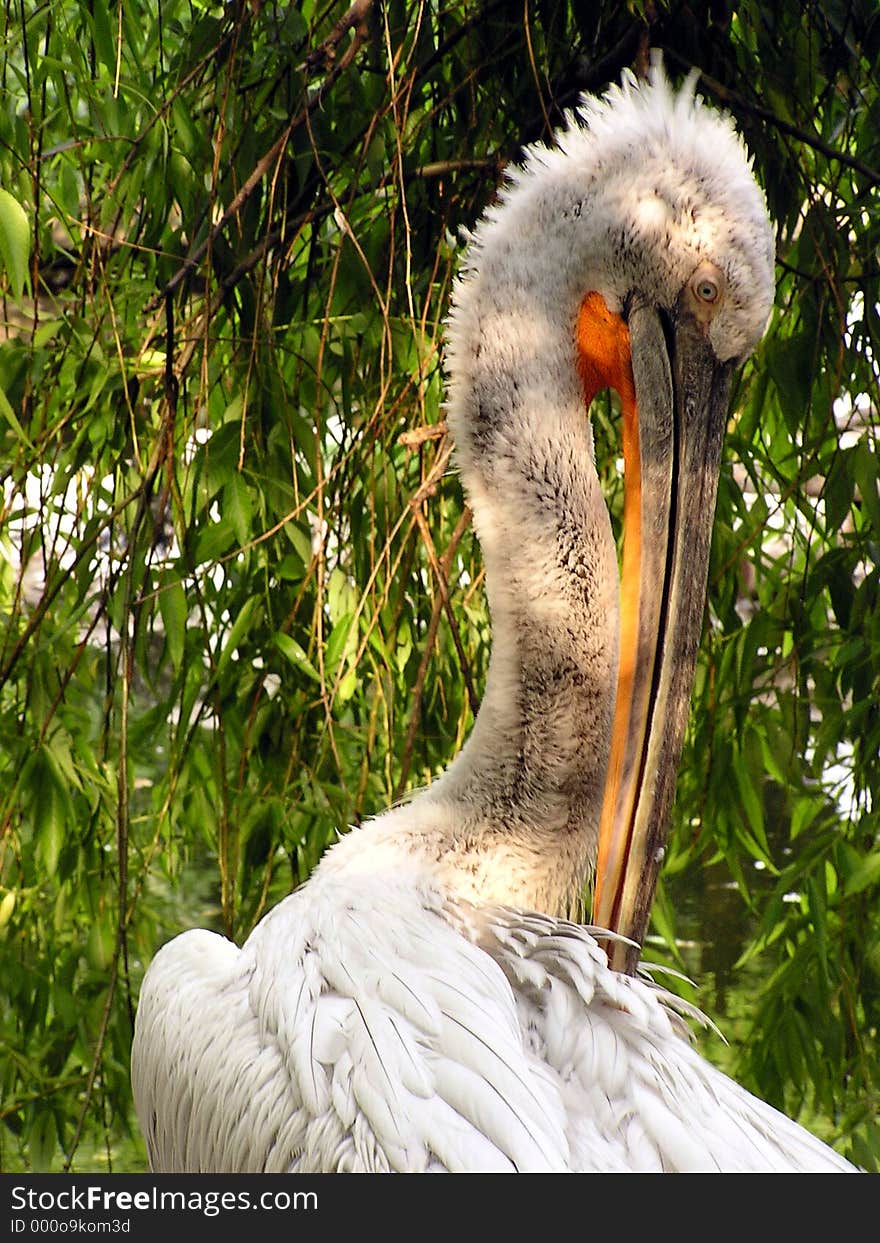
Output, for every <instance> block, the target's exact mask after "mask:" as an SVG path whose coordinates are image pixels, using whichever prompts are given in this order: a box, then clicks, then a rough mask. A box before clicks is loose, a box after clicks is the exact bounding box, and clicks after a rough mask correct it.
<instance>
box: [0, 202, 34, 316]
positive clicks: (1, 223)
mask: <svg viewBox="0 0 880 1243" xmlns="http://www.w3.org/2000/svg"><path fill="white" fill-rule="evenodd" d="M30 253H31V231H30V227H29V225H28V218H27V216H26V215H25V212H24V209H23V208H22V206H21V204H20V203H19V201H18V199H16V198H13V196H12V195H11V194H10V193H9V191H8V190H0V258H2V260H3V264H4V266H5V268H6V273H7V275H8V277H9V287H10V289H11V290H12V296H13V298H15V300H16V301H19V300H20V299H21V296H22V293H23V292H24V289H25V286H27V288H28V289H30V277H29V274H28V260H29V259H30Z"/></svg>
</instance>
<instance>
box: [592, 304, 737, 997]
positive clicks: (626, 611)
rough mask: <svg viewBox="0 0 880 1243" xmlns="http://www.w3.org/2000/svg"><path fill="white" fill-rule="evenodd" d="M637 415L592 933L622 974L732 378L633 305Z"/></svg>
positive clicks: (654, 859)
mask: <svg viewBox="0 0 880 1243" xmlns="http://www.w3.org/2000/svg"><path fill="white" fill-rule="evenodd" d="M628 325H629V336H630V348H631V358H632V371H633V380H634V388H635V402H634V403H629V408H627V406H626V405H625V406H624V465H625V475H626V479H625V498H626V499H625V504H624V551H623V568H622V573H621V631H620V663H619V673H618V687H617V701H616V705H615V714H614V730H613V735H612V744H611V758H610V761H609V768H608V780H607V784H606V790H605V799H604V804H603V809H602V821H601V827H600V835H599V854H598V860H597V868H596V883H595V890H594V897H593V923H594V924H595V925H596V926H597V927H601V928H607V929H609V931H612V932H615V933H618V934H621V935H622V936H623V937H625V938H627V939H628V940H629V941H632V942H635V944H634V945H627V944H626V943H624V942H620V941H614V942H611V943H610V945H609V946H608V953H609V960H610V962H611V965H612V966H613V967H615V968H616V969H618V970H624V971H627V972H629V973H633V972H634V971H635V970H636V967H637V965H638V957H639V947H640V946H641V944H642V942H643V940H644V936H645V931H646V929H647V925H648V919H649V916H650V911H651V903H652V901H653V897H654V890H655V887H656V884H657V876H658V873H659V870H660V864H661V862H662V858H663V852H664V847H665V843H666V837H667V832H668V822H669V813H670V809H671V806H672V800H673V796H674V794H675V782H676V775H677V772H678V764H679V760H680V758H681V750H682V746H683V743H684V733H685V727H686V725H687V718H688V708H689V703H690V694H691V687H692V685H693V677H694V669H695V666H696V659H697V648H698V645H699V640H700V632H701V629H702V621H703V609H704V605H705V599H706V576H707V570H708V560H709V545H710V542H711V536H712V523H713V519H714V514H715V496H716V491H717V486H718V471H719V462H720V457H721V444H722V439H723V436H724V428H725V423H726V415H727V402H728V394H729V388H730V373H731V369H732V368H731V366H730V365H729V364H726V365H723V364H720V363H719V362H718V360H717V359H716V357H715V354H714V351H713V350H712V347H711V346H710V344H709V342H708V339H707V337H706V335H705V332H704V330H703V328H702V327H701V326H700V325H699V324H698V323H697V321H696V320H695V319H693V317H691V316H690V315H689V314H687V313H686V312H684V311H683V310H682V309H679V310H678V311H677V312H676V313H674V315H673V317H672V320H671V322H670V321H669V320H666V321H664V320H663V319H661V317H660V315H659V314H658V312H657V311H656V310H655V309H654V308H652V307H650V306H648V305H646V304H645V302H644V300H639V299H634V301H633V304H632V306H631V309H630V312H629V317H628Z"/></svg>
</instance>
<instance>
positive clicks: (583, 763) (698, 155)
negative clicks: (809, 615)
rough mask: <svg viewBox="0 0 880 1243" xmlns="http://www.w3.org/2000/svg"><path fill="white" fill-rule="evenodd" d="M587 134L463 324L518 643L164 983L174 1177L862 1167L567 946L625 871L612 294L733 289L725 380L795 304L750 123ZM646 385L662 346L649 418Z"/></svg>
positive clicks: (155, 1136) (465, 294) (479, 516)
mask: <svg viewBox="0 0 880 1243" xmlns="http://www.w3.org/2000/svg"><path fill="white" fill-rule="evenodd" d="M581 119H582V122H583V123H585V126H586V127H585V126H584V124H582V123H580V122H578V121H575V122H573V124H572V127H571V128H570V129H569V131H568V132H567V133H566V134H565V135H563V136H562V137H561V139H560V143H559V146H558V148H556V149H553V150H549V149H546V148H543V147H541V148H536V149H534V150H533V151H532V152H531V153H530V155H529V157H528V160H527V163H526V165H525V167H524V169H523V170H521V171H519V172H517V173H516V174H515V175H514V177H513V179H512V181H511V184H510V186H509V187H508V189H507V191H506V192H505V195H504V197H503V199H502V201H501V202H500V204H499V205H498V206H497V207H496V208H494V209H493V210H492V211H491V212H490V213H489V214H488V216H487V219H486V221H485V222H484V223H483V224H482V225H481V226H480V229H479V230H478V233H477V236H476V238H475V239H474V242H473V245H472V248H471V255H470V261H469V270H468V272H467V273H466V275H465V276H464V278H463V280H462V282H461V283H460V285H459V288H458V290H457V292H456V298H455V309H454V311H453V317H452V322H451V325H450V332H449V370H450V408H449V419H450V423H451V425H452V427H453V430H454V432H455V435H456V441H457V446H458V453H459V464H460V468H461V472H462V476H463V479H464V481H465V485H466V488H467V491H468V495H469V499H470V502H471V505H472V507H473V509H474V515H475V522H476V525H477V530H478V533H479V536H480V539H481V543H482V546H483V551H484V556H485V562H486V569H487V583H488V590H489V598H490V604H491V608H492V615H493V627H494V644H493V652H492V659H491V664H490V671H489V679H488V683H487V688H486V693H485V698H484V702H483V706H482V708H481V711H480V714H479V717H478V720H477V722H476V723H475V726H474V730H473V732H472V734H471V737H470V739H469V740H468V743H467V744H466V746H465V747H464V749H463V751H462V752H461V754H460V755H459V756H458V757H457V758H456V760H455V761H454V763H453V764H452V765H451V766H450V768H449V769H448V770H447V772H446V773H445V774H444V775H443V777H442V778H441V779H440V780H439V781H437V782H436V783H435V784H434V785H433V786H432V787H431V788H430V789H428V790H425V791H423V792H422V793H421V794H419V795H418V796H416V797H415V798H414V799H413V800H412V801H411V802H410V803H408V804H407V805H405V806H402V807H398V808H396V809H394V810H392V811H389V812H387V813H385V814H384V815H383V816H380V817H378V818H377V819H375V820H373V821H371V822H369V823H368V824H366V825H364V826H363V827H362V828H360V829H357V830H353V831H352V832H351V833H349V834H348V835H346V836H345V837H344V838H343V839H342V840H341V841H340V842H339V843H338V844H337V845H336V846H334V847H333V848H332V849H331V850H330V851H329V852H328V853H327V855H326V856H325V857H324V859H323V860H322V861H321V863H320V864H319V866H318V868H317V869H316V871H315V873H314V874H313V876H312V877H311V879H310V880H309V881H308V883H307V884H306V885H305V886H303V887H302V888H301V889H300V890H298V891H297V892H296V893H294V894H292V895H291V896H290V897H288V898H286V899H285V900H284V901H283V902H282V903H280V904H279V906H278V907H276V908H275V910H273V911H272V912H271V913H270V914H269V915H268V916H267V917H266V918H265V919H263V921H262V922H261V923H260V924H259V926H258V927H257V928H256V929H255V930H254V932H253V933H252V934H251V936H250V937H249V938H248V940H247V941H246V943H245V944H244V946H243V947H242V948H241V949H238V948H236V947H235V946H234V945H232V944H231V943H230V942H228V941H226V940H224V939H223V938H222V937H219V936H216V935H214V934H212V933H209V932H204V931H195V932H187V933H184V934H183V935H182V936H180V937H178V938H177V939H176V940H174V941H172V942H171V943H170V944H168V945H166V946H165V947H164V948H163V949H162V950H161V951H160V952H159V954H158V955H157V956H156V958H155V960H154V962H153V963H152V965H151V967H150V969H149V971H148V972H147V975H146V978H145V980H144V984H143V988H142V991H141V998H140V1005H139V1010H138V1018H137V1027H136V1033H135V1042H134V1049H133V1054H132V1079H133V1086H134V1094H135V1103H136V1107H137V1112H138V1116H139V1118H140V1121H141V1126H142V1128H143V1131H144V1134H145V1136H146V1140H147V1147H148V1151H149V1155H150V1162H151V1166H152V1168H153V1169H154V1170H163V1171H239V1172H259V1171H266V1172H269V1171H291V1172H295V1171H298V1172H316V1171H359V1170H360V1171H386V1170H390V1171H414V1172H415V1171H429V1170H449V1171H474V1170H480V1171H521V1172H526V1171H563V1170H572V1171H627V1170H729V1171H734V1170H811V1171H812V1170H815V1171H819V1170H829V1171H833V1170H845V1169H851V1168H852V1167H851V1166H849V1165H848V1164H847V1162H845V1161H844V1160H843V1159H842V1158H840V1157H838V1156H837V1155H836V1154H835V1153H833V1152H832V1151H831V1150H830V1149H829V1148H827V1147H826V1146H825V1145H823V1144H821V1143H820V1142H819V1141H818V1140H816V1139H814V1138H813V1137H812V1136H810V1135H809V1134H808V1133H807V1132H806V1131H804V1130H803V1129H802V1128H801V1127H799V1126H797V1125H796V1124H795V1123H793V1122H791V1121H790V1120H789V1119H787V1118H785V1117H784V1116H783V1115H781V1114H779V1113H778V1112H776V1111H775V1110H773V1109H771V1108H770V1107H769V1106H767V1105H765V1104H764V1103H762V1102H761V1101H758V1100H757V1099H756V1098H754V1097H753V1096H751V1095H750V1094H749V1093H747V1092H745V1091H744V1090H743V1089H742V1088H740V1087H739V1086H738V1085H736V1084H735V1083H734V1082H733V1081H731V1080H730V1079H728V1078H727V1077H725V1076H724V1075H722V1074H720V1073H719V1072H718V1071H717V1070H715V1069H714V1068H713V1067H712V1066H711V1065H709V1064H708V1063H707V1062H706V1061H705V1060H704V1059H702V1058H701V1057H700V1056H699V1055H698V1054H697V1053H696V1052H695V1051H694V1049H693V1047H692V1046H691V1044H690V1042H689V1040H688V1035H687V1030H686V1027H685V1024H684V1021H683V1019H682V1018H681V1017H680V1015H679V1013H677V1011H676V1005H677V1004H678V1003H676V1001H675V999H673V998H671V997H669V996H668V995H666V994H664V993H662V992H661V991H660V990H659V989H657V988H655V987H654V986H653V985H651V984H650V983H648V982H646V981H645V980H640V979H634V978H630V977H628V976H624V975H620V974H618V973H616V972H614V971H611V970H610V968H609V967H608V965H607V962H606V958H605V953H604V952H603V950H602V949H601V948H600V947H599V945H598V944H597V942H596V940H595V939H594V937H593V935H592V930H590V929H587V928H583V927H579V926H576V925H575V924H572V923H570V922H568V921H567V920H566V919H564V918H562V915H563V914H564V913H565V912H566V911H568V910H570V909H572V906H573V902H574V901H575V900H576V899H577V897H578V895H579V893H580V892H581V890H582V886H583V885H584V883H585V881H586V880H587V878H588V876H589V874H590V871H591V869H592V867H593V862H594V859H595V854H596V848H597V838H598V833H599V819H600V809H601V806H602V792H603V787H604V784H605V778H606V771H607V768H608V755H609V745H610V743H609V738H610V734H611V723H612V717H613V714H614V703H615V687H616V684H617V667H618V629H619V605H618V579H617V565H616V558H615V552H614V544H613V540H612V538H611V531H610V524H609V519H608V514H607V511H606V509H605V506H604V503H603V501H602V497H601V495H600V492H599V486H598V478H597V475H596V470H595V465H594V463H593V457H592V437H591V433H590V427H589V422H588V420H587V419H586V417H585V414H584V390H585V384H584V381H583V378H582V374H581V373H579V370H578V358H577V351H576V348H575V336H576V324H577V322H578V315H579V308H580V307H581V305H582V302H583V299H584V295H585V294H586V293H588V292H590V291H595V292H596V293H598V294H599V295H601V298H602V299H603V301H604V304H605V306H606V307H607V308H608V309H609V311H610V312H611V314H612V315H616V316H623V317H626V316H628V315H630V309H631V308H632V307H633V306H636V305H638V306H641V305H646V306H651V307H654V306H656V307H657V308H660V310H659V312H658V313H660V314H662V315H663V316H668V317H669V321H668V322H669V323H671V324H672V325H673V327H674V326H675V324H676V323H677V321H678V319H681V320H682V321H685V320H687V321H688V322H691V320H692V319H693V316H691V315H690V311H689V310H688V308H689V307H690V302H689V301H687V299H686V300H685V302H682V298H683V297H684V294H683V291H687V290H688V289H689V288H690V286H689V282H691V284H692V283H693V273H694V272H695V271H699V272H702V271H703V270H704V266H705V265H706V264H711V265H712V266H711V271H712V272H713V273H716V274H720V275H717V280H718V281H720V282H722V284H723V297H720V298H719V299H718V300H717V301H718V305H717V306H716V305H714V303H715V301H716V299H715V298H712V299H711V302H712V304H713V305H711V307H710V308H709V309H708V310H707V309H706V308H705V307H703V306H697V312H696V315H697V320H698V322H699V323H700V324H701V325H702V327H701V328H700V335H701V338H705V339H706V340H707V341H708V342H709V345H710V346H711V350H712V354H713V357H714V358H715V359H717V360H718V362H719V366H722V365H727V364H728V363H730V362H731V361H732V360H735V359H736V360H738V359H741V358H742V357H744V356H745V355H746V354H747V353H748V352H749V350H750V349H751V348H752V347H753V345H754V343H755V341H756V340H757V338H758V337H759V335H760V333H761V331H762V330H763V327H764V324H765V323H766V319H767V316H768V313H769V308H770V305H771V301H772V257H773V251H772V239H771V235H770V231H769V227H768V224H767V220H766V212H765V208H764V204H763V200H762V197H761V195H760V192H759V191H758V189H757V187H756V186H755V184H754V182H753V180H752V177H751V174H750V171H749V167H748V163H747V160H746V157H745V155H744V152H743V149H742V146H741V144H740V142H739V140H738V139H737V138H736V136H735V134H734V132H733V130H732V128H731V126H730V124H729V122H727V121H726V120H724V119H723V118H719V117H718V116H716V115H715V114H713V113H711V112H709V111H708V110H706V109H705V108H703V107H702V106H701V105H700V103H699V102H698V101H695V100H694V98H693V93H692V90H687V89H686V90H685V91H684V92H682V93H681V94H679V95H678V96H677V97H675V96H673V94H672V92H671V91H670V88H669V86H668V84H667V83H666V81H665V79H664V78H663V76H662V73H661V72H660V71H659V69H655V71H654V74H653V76H652V80H651V82H650V84H644V85H642V86H636V84H635V83H634V82H628V83H627V84H625V86H624V88H623V89H621V90H613V91H611V92H610V93H609V95H608V96H607V97H606V98H605V99H604V100H602V101H595V100H593V101H588V102H587V103H586V104H585V106H584V108H583V110H582V113H581ZM701 265H703V267H701ZM687 297H688V298H690V300H691V301H693V298H692V296H691V295H690V294H688V295H687ZM682 307H684V308H685V309H684V310H682ZM675 308H678V309H677V310H676V309H675ZM637 314H638V312H636V315H637ZM634 322H635V320H633V319H630V324H631V326H632V325H633V324H634ZM664 322H666V321H664ZM633 333H635V328H634V327H633ZM634 341H635V336H634ZM701 348H703V347H702V346H701ZM642 367H643V364H642V363H641V362H640V361H639V360H638V359H637V358H636V353H635V345H634V348H633V369H634V371H635V378H636V387H637V388H638V389H639V396H640V403H641V404H646V403H647V397H646V391H647V386H648V380H647V379H646V378H645V376H646V374H648V373H645V372H644V371H643V370H642ZM674 367H675V360H674V359H673V373H675V372H674ZM653 374H654V373H653V372H651V373H650V375H653ZM676 374H677V373H676ZM649 378H650V376H649ZM676 382H677V383H678V384H679V387H680V380H677V381H676ZM588 395H589V394H588ZM699 590H700V591H701V590H702V585H701V584H700V585H699ZM700 598H702V597H700ZM537 911H546V912H550V913H549V914H537V913H531V912H537Z"/></svg>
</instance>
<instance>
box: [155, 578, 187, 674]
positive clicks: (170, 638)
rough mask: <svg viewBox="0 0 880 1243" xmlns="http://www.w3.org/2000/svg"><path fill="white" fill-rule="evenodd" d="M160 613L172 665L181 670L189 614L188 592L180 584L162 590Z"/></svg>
mask: <svg viewBox="0 0 880 1243" xmlns="http://www.w3.org/2000/svg"><path fill="white" fill-rule="evenodd" d="M159 612H160V613H161V615H162V623H163V625H164V627H165V641H166V642H167V644H168V654H169V655H170V657H171V663H172V665H173V666H174V668H175V669H179V668H180V666H181V663H182V661H183V653H184V646H185V642H186V620H187V617H188V614H189V610H188V607H187V602H186V592H185V591H184V590H183V587H182V586H181V584H180V583H179V582H177V583H171V584H169V585H168V586H164V587H162V588H160V590H159Z"/></svg>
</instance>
